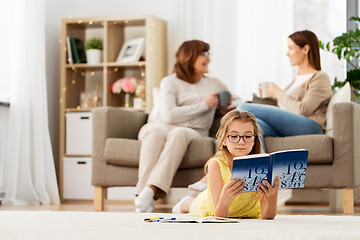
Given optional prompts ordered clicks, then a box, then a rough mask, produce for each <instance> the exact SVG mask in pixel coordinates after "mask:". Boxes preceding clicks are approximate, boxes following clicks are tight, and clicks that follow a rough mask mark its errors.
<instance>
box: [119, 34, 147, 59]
mask: <svg viewBox="0 0 360 240" xmlns="http://www.w3.org/2000/svg"><path fill="white" fill-rule="evenodd" d="M144 48H145V39H144V38H135V39H132V40H129V41H126V42H125V43H124V45H123V46H122V48H121V50H120V53H119V55H118V57H117V59H116V62H119V63H126V62H137V61H139V59H140V57H141V55H142V54H143V52H144Z"/></svg>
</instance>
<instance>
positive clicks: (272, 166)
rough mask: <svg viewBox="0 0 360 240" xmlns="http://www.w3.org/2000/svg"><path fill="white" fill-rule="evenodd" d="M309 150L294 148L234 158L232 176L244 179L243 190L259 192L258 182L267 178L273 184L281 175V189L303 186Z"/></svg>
mask: <svg viewBox="0 0 360 240" xmlns="http://www.w3.org/2000/svg"><path fill="white" fill-rule="evenodd" d="M308 154H309V151H308V150H305V149H293V150H284V151H278V152H273V153H269V154H266V153H265V154H264V153H262V154H253V155H247V156H243V157H236V158H234V159H233V170H232V178H239V179H243V180H244V182H245V186H244V191H243V192H257V189H256V187H258V182H263V181H264V180H267V181H268V182H269V183H270V184H271V186H274V184H275V177H276V176H279V190H280V189H286V188H302V187H304V184H305V175H306V167H307V159H308Z"/></svg>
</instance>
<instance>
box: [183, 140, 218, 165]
mask: <svg viewBox="0 0 360 240" xmlns="http://www.w3.org/2000/svg"><path fill="white" fill-rule="evenodd" d="M214 153H215V139H214V138H211V137H201V138H194V139H193V140H192V141H191V143H190V144H189V147H188V150H187V151H186V153H185V156H184V158H183V160H182V162H181V164H180V167H179V168H180V169H185V168H195V167H204V165H205V163H206V161H207V160H209V159H210V158H211V157H213V156H214Z"/></svg>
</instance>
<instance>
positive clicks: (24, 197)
mask: <svg viewBox="0 0 360 240" xmlns="http://www.w3.org/2000/svg"><path fill="white" fill-rule="evenodd" d="M1 7H2V8H3V10H4V9H6V10H5V11H7V12H8V13H11V14H8V16H6V15H5V17H8V19H2V21H1V22H3V23H6V24H8V25H10V28H11V31H10V33H9V35H8V36H6V37H7V38H8V39H9V40H8V42H7V44H8V45H6V48H3V49H2V50H3V51H5V56H7V59H8V61H10V62H11V65H10V67H9V69H6V71H8V72H9V79H8V80H9V82H10V81H11V84H12V88H11V89H12V92H11V95H10V103H11V106H10V112H9V127H8V138H7V141H6V146H5V158H4V169H5V171H4V189H5V199H4V204H15V205H25V204H59V194H58V187H57V181H56V173H55V167H54V160H53V155H52V148H51V143H50V135H49V129H48V112H47V96H46V78H45V18H44V17H45V2H44V0H13V1H7V2H6V3H2V6H1Z"/></svg>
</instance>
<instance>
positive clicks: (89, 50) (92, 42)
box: [85, 38, 103, 64]
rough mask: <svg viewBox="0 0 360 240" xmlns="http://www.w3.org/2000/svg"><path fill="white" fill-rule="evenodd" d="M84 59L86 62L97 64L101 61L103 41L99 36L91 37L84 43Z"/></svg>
mask: <svg viewBox="0 0 360 240" xmlns="http://www.w3.org/2000/svg"><path fill="white" fill-rule="evenodd" d="M85 48H86V59H87V63H88V64H98V63H101V62H102V49H103V41H102V39H100V38H91V39H89V40H88V41H87V42H86V44H85Z"/></svg>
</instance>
